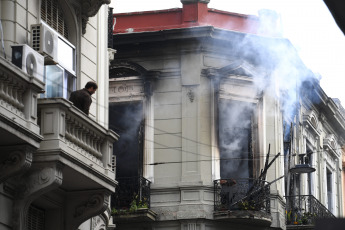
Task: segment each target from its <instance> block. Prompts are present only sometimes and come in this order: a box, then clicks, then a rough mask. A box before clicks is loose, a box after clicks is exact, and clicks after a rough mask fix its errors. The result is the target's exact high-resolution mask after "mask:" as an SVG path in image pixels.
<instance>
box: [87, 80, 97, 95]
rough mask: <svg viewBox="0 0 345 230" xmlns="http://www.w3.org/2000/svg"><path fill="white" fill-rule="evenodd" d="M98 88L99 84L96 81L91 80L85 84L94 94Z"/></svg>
mask: <svg viewBox="0 0 345 230" xmlns="http://www.w3.org/2000/svg"><path fill="white" fill-rule="evenodd" d="M97 88H98V85H97V83H96V82H94V81H89V82H88V83H86V85H85V89H87V91H89V93H90V94H91V95H92V94H94V93H95V92H96V90H97Z"/></svg>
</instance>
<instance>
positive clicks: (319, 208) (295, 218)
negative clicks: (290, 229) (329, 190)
mask: <svg viewBox="0 0 345 230" xmlns="http://www.w3.org/2000/svg"><path fill="white" fill-rule="evenodd" d="M318 218H336V217H335V216H334V215H333V213H332V212H330V211H329V210H328V209H327V208H326V207H325V206H324V205H323V204H321V202H320V201H318V200H317V199H316V198H315V197H314V196H312V195H300V196H287V197H286V224H287V225H288V226H289V225H297V227H298V225H314V224H315V220H316V219H318Z"/></svg>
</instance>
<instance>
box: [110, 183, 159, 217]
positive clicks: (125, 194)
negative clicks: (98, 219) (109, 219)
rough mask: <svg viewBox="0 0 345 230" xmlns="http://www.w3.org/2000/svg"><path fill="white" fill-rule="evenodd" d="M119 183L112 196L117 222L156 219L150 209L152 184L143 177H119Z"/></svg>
mask: <svg viewBox="0 0 345 230" xmlns="http://www.w3.org/2000/svg"><path fill="white" fill-rule="evenodd" d="M117 181H118V183H119V185H118V187H117V188H116V192H115V193H114V194H113V196H112V205H111V206H112V214H113V220H114V223H116V224H121V223H130V222H146V221H155V220H156V216H157V214H156V213H154V212H153V211H152V210H151V209H150V184H151V182H150V181H149V180H147V179H145V178H143V177H126V178H117Z"/></svg>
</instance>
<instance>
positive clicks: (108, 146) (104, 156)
mask: <svg viewBox="0 0 345 230" xmlns="http://www.w3.org/2000/svg"><path fill="white" fill-rule="evenodd" d="M38 109H39V117H40V125H41V134H42V135H43V137H44V140H43V141H42V143H41V147H40V149H39V152H40V154H43V153H44V152H46V154H45V155H49V152H50V153H51V152H52V151H53V152H54V151H57V152H59V154H60V155H66V156H68V157H69V158H70V157H72V158H73V159H75V160H77V162H79V164H80V165H87V166H91V167H92V168H94V169H96V170H98V171H102V172H103V170H104V169H106V170H107V171H112V170H113V169H112V165H111V162H112V154H113V143H114V142H115V141H116V140H117V138H118V135H117V134H116V133H114V132H113V131H111V130H107V129H105V128H104V127H103V126H101V125H100V124H98V123H97V122H95V121H94V120H92V119H91V118H89V117H88V116H86V115H85V114H84V113H82V112H81V111H80V110H78V109H77V108H76V107H74V106H73V105H72V103H71V102H70V101H68V100H66V99H63V98H47V99H39V100H38ZM114 178H115V177H114Z"/></svg>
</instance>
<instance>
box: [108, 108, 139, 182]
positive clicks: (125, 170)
mask: <svg viewBox="0 0 345 230" xmlns="http://www.w3.org/2000/svg"><path fill="white" fill-rule="evenodd" d="M109 123H110V129H112V130H114V131H115V132H116V133H118V134H119V135H120V137H121V138H120V139H119V140H118V141H117V142H115V143H114V155H115V156H116V165H117V166H116V177H117V178H123V177H142V175H143V138H144V116H143V103H142V102H133V103H125V104H117V103H110V105H109Z"/></svg>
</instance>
